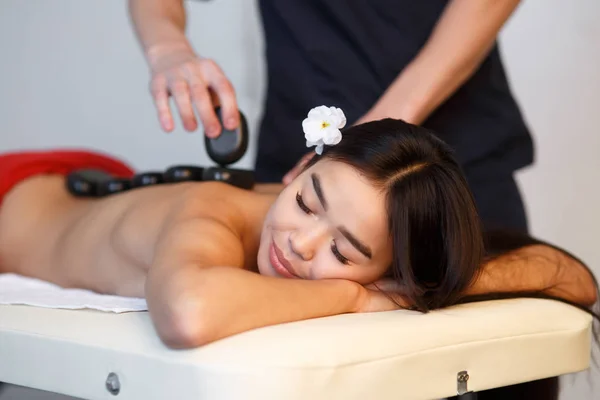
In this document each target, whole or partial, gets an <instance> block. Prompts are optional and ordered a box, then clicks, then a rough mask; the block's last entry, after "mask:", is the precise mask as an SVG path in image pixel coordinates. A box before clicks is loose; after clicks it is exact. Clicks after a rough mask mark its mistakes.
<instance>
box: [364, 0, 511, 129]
mask: <svg viewBox="0 0 600 400" xmlns="http://www.w3.org/2000/svg"><path fill="white" fill-rule="evenodd" d="M518 4H519V1H518V0H451V1H450V2H449V3H448V5H447V7H446V9H445V10H444V12H443V13H442V15H441V17H440V19H439V20H438V23H437V24H436V26H435V28H434V30H433V32H432V34H431V36H430V38H429V39H428V41H427V43H426V44H425V46H424V47H423V48H422V49H421V51H420V52H419V54H418V55H417V56H416V57H415V59H414V60H413V61H412V62H411V63H410V64H409V65H408V66H407V67H406V68H405V69H404V70H403V71H402V72H401V73H400V74H399V76H398V77H397V78H396V79H395V80H394V82H393V83H392V84H391V85H390V87H389V88H388V89H387V90H386V92H385V93H384V94H383V96H382V97H381V98H380V99H379V100H378V102H377V103H376V104H375V105H374V106H373V107H372V108H371V110H370V111H369V112H368V113H367V114H366V115H365V116H363V118H361V119H360V120H359V121H358V122H359V123H360V122H367V121H370V120H377V119H380V118H384V117H392V118H400V119H404V120H406V121H408V122H411V123H414V124H420V123H422V122H423V121H424V120H425V119H427V117H428V116H429V115H430V114H431V113H432V112H433V111H435V109H436V108H437V107H438V106H440V105H441V104H442V103H443V102H444V101H445V100H446V99H448V98H449V97H450V96H451V95H452V94H453V93H454V92H455V91H456V90H457V89H458V88H459V87H460V86H461V85H462V84H463V83H464V82H465V81H466V80H467V79H468V78H469V77H470V76H471V75H472V74H473V73H474V72H475V71H476V70H477V68H478V67H479V65H480V64H481V62H482V61H483V59H484V58H485V56H486V55H487V54H488V52H489V51H490V49H491V47H492V45H493V44H494V42H495V40H496V37H497V34H498V32H499V31H500V29H501V28H502V26H503V25H504V23H505V22H506V20H507V19H508V18H509V17H510V15H511V14H512V12H513V11H514V10H515V8H516V7H517V5H518Z"/></svg>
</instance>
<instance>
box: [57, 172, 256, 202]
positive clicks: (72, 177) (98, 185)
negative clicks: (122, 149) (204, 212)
mask: <svg viewBox="0 0 600 400" xmlns="http://www.w3.org/2000/svg"><path fill="white" fill-rule="evenodd" d="M189 181H194V182H208V181H213V182H214V181H217V182H224V183H227V184H230V185H233V186H237V187H239V188H243V189H251V188H252V187H253V186H254V172H253V171H249V170H242V169H231V168H222V167H208V168H204V167H196V166H185V165H179V166H174V167H171V168H169V169H167V170H166V171H165V172H146V173H140V174H137V175H135V176H133V178H131V179H126V178H119V177H114V176H111V175H108V174H106V173H105V172H103V171H99V170H91V169H87V170H79V171H74V172H73V173H71V174H69V175H68V177H67V188H68V189H69V191H70V192H71V194H73V195H74V196H78V197H104V196H108V195H111V194H116V193H121V192H125V191H127V190H131V189H136V188H142V187H147V186H153V185H161V184H172V183H181V182H189Z"/></svg>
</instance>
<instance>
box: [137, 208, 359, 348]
mask: <svg viewBox="0 0 600 400" xmlns="http://www.w3.org/2000/svg"><path fill="white" fill-rule="evenodd" d="M243 258H244V251H243V248H242V244H241V242H240V240H239V238H238V237H237V236H236V235H235V234H234V233H233V232H231V231H229V230H227V228H225V227H224V226H222V225H220V224H218V223H213V222H210V221H206V220H192V221H187V222H183V223H179V224H178V225H177V226H175V227H173V228H172V229H170V230H169V232H168V233H167V234H165V235H164V237H163V238H162V239H161V240H160V243H159V246H158V250H157V254H156V257H155V262H154V264H153V265H152V267H151V269H150V272H149V274H148V278H147V282H146V292H147V294H146V297H147V301H148V306H149V310H150V314H151V316H152V319H153V321H154V324H155V326H156V329H157V332H158V334H159V336H160V337H161V339H162V340H163V342H164V343H165V344H167V345H168V346H170V347H173V348H187V347H196V346H201V345H203V344H206V343H209V342H212V341H215V340H217V339H220V338H224V337H227V336H230V335H234V334H237V333H240V332H244V331H247V330H250V329H254V328H259V327H263V326H268V325H273V324H278V323H284V322H291V321H299V320H304V319H308V318H316V317H324V316H329V315H335V314H342V313H349V312H355V311H358V310H359V308H360V306H361V305H362V304H363V302H365V294H366V290H365V289H364V288H363V287H362V286H361V285H359V284H357V283H354V282H350V281H346V280H322V281H307V280H300V279H280V278H273V277H266V276H262V275H259V274H256V273H254V272H250V271H247V270H244V269H243V268H241V266H242V265H243ZM220 265H226V266H220Z"/></svg>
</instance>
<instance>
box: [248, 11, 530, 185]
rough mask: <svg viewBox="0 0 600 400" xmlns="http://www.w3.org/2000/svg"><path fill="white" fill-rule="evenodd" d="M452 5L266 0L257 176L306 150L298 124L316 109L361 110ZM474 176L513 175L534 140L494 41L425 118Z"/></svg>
mask: <svg viewBox="0 0 600 400" xmlns="http://www.w3.org/2000/svg"><path fill="white" fill-rule="evenodd" d="M447 3H448V2H447V1H442V0H426V1H423V0H260V8H261V14H262V20H263V21H262V22H263V26H264V33H265V41H266V59H267V66H268V67H267V68H268V69H267V72H268V74H267V78H268V87H267V97H266V107H265V110H264V115H263V120H262V123H261V127H260V132H259V142H258V151H257V162H256V173H257V179H258V180H259V181H262V182H280V181H281V179H282V177H283V175H284V174H285V173H286V172H287V171H288V170H290V169H291V168H292V167H293V166H294V165H295V163H296V162H297V161H298V160H299V159H300V158H301V157H302V156H303V155H304V154H306V153H307V152H309V151H311V150H313V149H308V148H307V147H306V141H305V139H304V134H303V132H302V120H303V119H304V118H305V117H306V115H307V113H308V111H309V110H310V109H311V108H313V107H316V106H319V105H327V106H336V107H340V108H341V109H342V110H343V111H344V113H345V114H346V117H347V120H348V124H352V123H353V122H354V121H356V120H357V119H358V118H360V117H361V116H363V115H364V114H365V113H366V112H367V111H368V110H369V109H370V108H371V106H372V105H373V104H374V103H375V102H376V101H377V100H378V99H379V97H380V96H381V95H382V94H383V92H384V91H385V90H386V89H387V87H388V86H389V85H390V84H391V83H392V81H393V80H394V79H395V78H396V77H397V76H398V74H399V73H400V72H401V71H402V70H403V68H404V67H405V66H406V65H407V64H408V63H410V62H411V60H412V59H413V58H414V57H415V56H416V55H417V53H418V52H419V51H420V50H421V48H422V47H423V45H424V44H425V42H426V41H427V39H428V38H429V36H430V34H431V32H432V30H433V28H434V26H435V24H436V22H437V21H438V19H439V17H440V15H441V13H442V12H443V10H444V7H445V6H446V5H447ZM423 125H424V126H426V127H428V128H431V129H433V130H434V131H436V132H437V133H438V135H439V136H440V137H441V138H442V139H443V140H445V141H446V142H448V143H449V144H450V145H451V146H452V147H453V148H454V149H455V151H456V155H457V158H458V160H459V161H460V163H461V164H462V165H463V167H464V168H465V170H466V171H467V174H468V175H469V176H470V177H477V175H480V176H493V175H510V174H511V173H512V171H514V170H516V169H518V168H521V167H523V166H526V165H528V164H530V163H531V162H532V161H533V146H532V140H531V136H530V134H529V132H528V129H527V127H526V124H525V122H524V121H523V118H522V115H521V113H520V111H519V107H518V105H517V104H516V102H515V100H514V98H513V96H512V94H511V91H510V88H509V85H508V82H507V78H506V76H505V71H504V68H503V65H502V61H501V59H500V54H499V51H498V48H497V47H496V46H495V47H494V48H493V49H492V51H491V52H490V54H489V55H488V57H487V58H486V59H485V61H484V62H483V64H482V65H481V66H480V68H479V69H478V70H477V72H476V73H475V74H474V75H473V76H472V77H471V79H469V80H468V81H467V82H466V83H465V84H464V85H463V86H462V87H461V88H460V89H459V90H458V91H457V92H456V93H455V94H454V95H453V96H452V97H451V98H450V99H448V100H447V101H446V102H445V103H444V104H443V105H441V106H440V107H439V108H438V109H437V110H436V111H435V112H434V113H433V114H432V115H430V117H429V118H428V119H427V120H426V121H425V122H424V123H423Z"/></svg>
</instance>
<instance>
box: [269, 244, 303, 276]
mask: <svg viewBox="0 0 600 400" xmlns="http://www.w3.org/2000/svg"><path fill="white" fill-rule="evenodd" d="M269 258H270V261H271V265H272V266H273V268H274V269H275V271H277V273H278V274H280V275H282V276H284V277H286V278H296V279H298V278H299V276H298V275H296V274H295V273H294V270H293V269H292V265H291V264H290V262H289V261H288V260H286V258H285V257H284V256H283V253H282V252H281V250H280V249H279V247H277V245H276V244H275V242H272V243H271V246H270V248H269Z"/></svg>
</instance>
